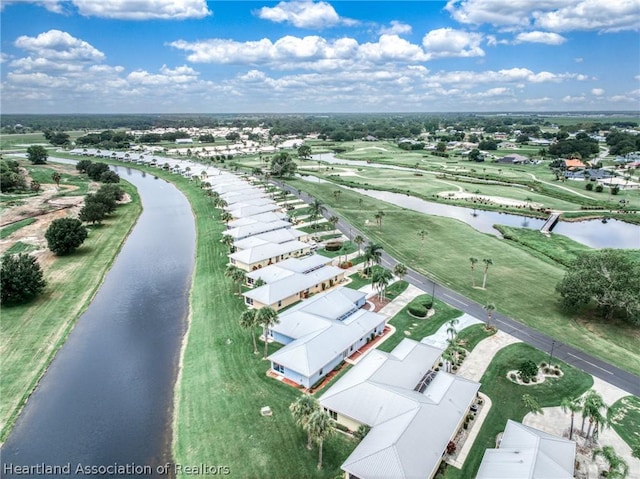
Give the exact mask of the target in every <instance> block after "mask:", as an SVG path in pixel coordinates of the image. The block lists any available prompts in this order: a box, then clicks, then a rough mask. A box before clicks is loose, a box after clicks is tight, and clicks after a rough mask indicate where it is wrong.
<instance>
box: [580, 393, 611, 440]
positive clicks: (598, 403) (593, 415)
mask: <svg viewBox="0 0 640 479" xmlns="http://www.w3.org/2000/svg"><path fill="white" fill-rule="evenodd" d="M606 409H607V406H606V404H605V403H604V399H602V396H601V395H600V394H599V393H598V392H597V391H595V390H594V389H590V390H589V391H587V392H586V393H585V395H584V398H583V400H582V417H583V421H582V427H583V428H584V418H587V417H588V418H589V427H588V429H587V437H589V436H590V435H591V428H592V427H593V423H594V421H595V420H596V419H600V418H603V417H606ZM602 410H604V411H605V413H604V414H602V413H601V411H602Z"/></svg>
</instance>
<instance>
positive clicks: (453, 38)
mask: <svg viewBox="0 0 640 479" xmlns="http://www.w3.org/2000/svg"><path fill="white" fill-rule="evenodd" d="M481 41H482V35H481V34H480V33H471V32H465V31H462V30H454V29H452V28H439V29H437V30H431V31H430V32H429V33H427V34H426V35H425V36H424V38H423V39H422V45H423V46H424V48H425V50H426V51H427V53H428V55H429V57H430V58H442V57H481V56H484V50H482V48H480V42H481Z"/></svg>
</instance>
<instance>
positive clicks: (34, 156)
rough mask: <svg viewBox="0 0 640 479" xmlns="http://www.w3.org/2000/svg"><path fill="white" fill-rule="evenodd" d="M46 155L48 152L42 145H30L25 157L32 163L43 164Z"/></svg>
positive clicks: (47, 155)
mask: <svg viewBox="0 0 640 479" xmlns="http://www.w3.org/2000/svg"><path fill="white" fill-rule="evenodd" d="M48 157H49V153H47V149H46V148H45V147H44V146H40V145H31V146H30V147H29V148H27V159H28V160H29V161H30V162H31V163H33V164H34V165H44V164H45V163H46V162H47V158H48Z"/></svg>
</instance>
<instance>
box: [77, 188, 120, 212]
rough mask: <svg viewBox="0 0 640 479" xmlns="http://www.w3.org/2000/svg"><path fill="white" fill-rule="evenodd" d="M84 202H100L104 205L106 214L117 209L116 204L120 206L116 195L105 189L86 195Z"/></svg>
mask: <svg viewBox="0 0 640 479" xmlns="http://www.w3.org/2000/svg"><path fill="white" fill-rule="evenodd" d="M84 203H85V204H88V203H100V204H101V205H102V206H103V207H104V212H105V214H106V215H108V214H111V213H113V212H114V211H115V210H116V206H118V205H117V204H116V200H115V198H114V196H113V195H112V194H111V193H110V192H107V191H104V190H102V191H101V190H98V191H96V192H95V193H89V194H88V195H86V196H85V197H84Z"/></svg>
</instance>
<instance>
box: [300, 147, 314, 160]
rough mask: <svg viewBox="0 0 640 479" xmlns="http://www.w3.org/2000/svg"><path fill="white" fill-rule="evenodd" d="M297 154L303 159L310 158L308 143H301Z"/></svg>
mask: <svg viewBox="0 0 640 479" xmlns="http://www.w3.org/2000/svg"><path fill="white" fill-rule="evenodd" d="M298 156H299V157H300V158H303V159H305V160H308V159H309V158H311V147H310V146H309V145H302V146H301V147H300V148H298Z"/></svg>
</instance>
